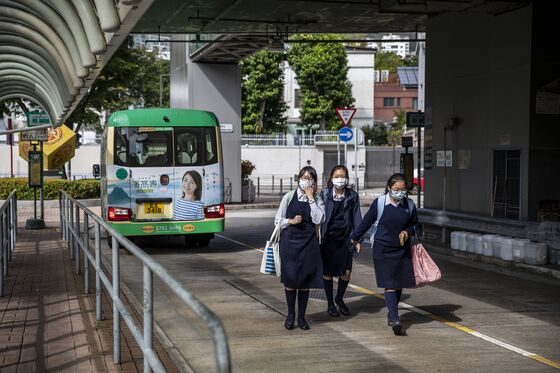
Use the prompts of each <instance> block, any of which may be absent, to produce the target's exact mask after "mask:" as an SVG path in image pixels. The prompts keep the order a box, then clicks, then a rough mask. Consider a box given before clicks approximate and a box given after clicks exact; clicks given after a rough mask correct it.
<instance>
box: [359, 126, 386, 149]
mask: <svg viewBox="0 0 560 373" xmlns="http://www.w3.org/2000/svg"><path fill="white" fill-rule="evenodd" d="M362 131H364V137H365V139H366V144H368V145H387V144H389V140H388V139H387V135H388V134H387V126H386V125H385V124H384V123H374V124H373V125H369V124H368V125H366V126H363V127H362Z"/></svg>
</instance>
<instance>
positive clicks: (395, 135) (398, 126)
mask: <svg viewBox="0 0 560 373" xmlns="http://www.w3.org/2000/svg"><path fill="white" fill-rule="evenodd" d="M394 113H395V117H396V119H395V120H394V121H393V123H391V128H390V129H389V132H388V134H387V140H388V142H389V145H400V143H401V137H402V135H403V133H404V127H405V125H406V112H405V111H404V110H403V109H399V110H395V111H394Z"/></svg>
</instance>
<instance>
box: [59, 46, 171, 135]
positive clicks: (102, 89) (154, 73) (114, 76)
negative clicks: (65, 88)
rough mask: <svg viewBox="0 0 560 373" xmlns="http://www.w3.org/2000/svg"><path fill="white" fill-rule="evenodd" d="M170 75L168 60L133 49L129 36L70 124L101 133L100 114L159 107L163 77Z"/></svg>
mask: <svg viewBox="0 0 560 373" xmlns="http://www.w3.org/2000/svg"><path fill="white" fill-rule="evenodd" d="M165 74H169V61H166V60H161V59H158V57H157V53H156V52H149V51H147V50H146V49H144V48H134V46H133V41H132V37H130V36H129V37H128V38H127V39H126V40H125V42H124V43H123V44H122V45H121V47H120V48H119V49H118V51H117V52H116V53H115V54H114V56H113V57H112V58H111V60H110V61H109V63H108V64H107V65H106V66H105V68H104V69H103V71H102V72H101V74H100V75H99V76H98V77H97V80H96V81H95V83H94V84H93V86H92V87H91V89H90V91H89V94H88V95H87V96H86V97H85V98H84V99H83V100H82V102H80V104H79V105H78V106H77V108H76V109H75V110H74V112H73V113H72V115H71V116H70V118H69V119H68V121H67V122H68V123H69V124H78V125H80V126H81V125H85V126H87V127H90V128H94V129H96V130H97V131H99V130H101V125H100V116H99V115H100V113H102V112H104V111H105V112H107V113H108V114H110V113H112V112H114V111H117V110H124V109H128V108H129V107H130V106H132V105H133V106H135V107H159V82H160V76H162V75H165ZM163 83H164V85H163V105H164V106H168V105H169V79H168V78H164V79H163Z"/></svg>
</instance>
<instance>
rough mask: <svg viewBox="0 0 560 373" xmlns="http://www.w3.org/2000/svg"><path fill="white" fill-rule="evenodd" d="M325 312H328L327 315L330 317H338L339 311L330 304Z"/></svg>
mask: <svg viewBox="0 0 560 373" xmlns="http://www.w3.org/2000/svg"><path fill="white" fill-rule="evenodd" d="M327 313H328V314H329V316H332V317H340V313H338V311H337V309H336V307H335V305H334V304H333V305H332V306H329V308H327Z"/></svg>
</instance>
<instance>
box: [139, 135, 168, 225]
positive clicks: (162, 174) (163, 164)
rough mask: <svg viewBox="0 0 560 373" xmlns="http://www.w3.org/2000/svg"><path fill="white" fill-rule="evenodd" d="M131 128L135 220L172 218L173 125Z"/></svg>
mask: <svg viewBox="0 0 560 373" xmlns="http://www.w3.org/2000/svg"><path fill="white" fill-rule="evenodd" d="M128 131H129V132H128V158H129V159H128V161H129V162H128V164H129V166H130V190H131V209H132V216H133V220H136V221H150V220H152V221H153V220H171V219H172V218H173V196H174V193H175V192H174V186H173V182H172V178H173V175H174V170H173V128H172V127H129V128H128Z"/></svg>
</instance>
